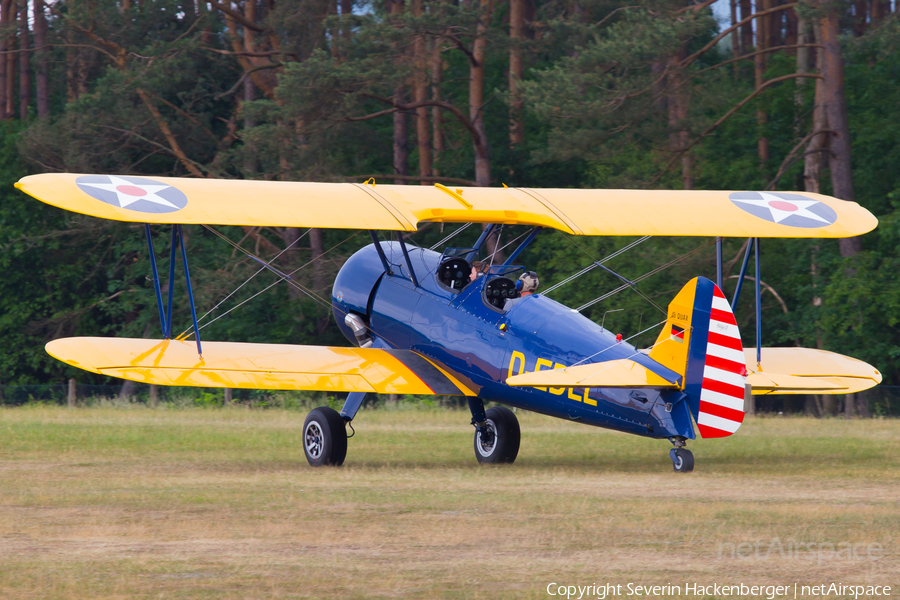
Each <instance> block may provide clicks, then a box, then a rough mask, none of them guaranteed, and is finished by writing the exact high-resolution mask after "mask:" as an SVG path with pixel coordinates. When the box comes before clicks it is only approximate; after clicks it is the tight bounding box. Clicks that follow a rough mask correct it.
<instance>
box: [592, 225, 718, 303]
mask: <svg viewBox="0 0 900 600" xmlns="http://www.w3.org/2000/svg"><path fill="white" fill-rule="evenodd" d="M715 243H716V240H715V239H713V240H712V241H709V242H707V243H705V244H703V245H702V246H698V247H697V248H694V249H693V250H691V251H690V252H687V253H685V254H682V255H681V256H679V257H678V258H676V259H674V260H670V261H669V262H667V263H666V264H664V265H662V266H659V267H656V268H655V269H653V270H652V271H650V272H649V273H644V274H643V275H641V276H640V277H638V278H637V279H635V280H634V281H633V283H634V284H637V283H638V282H641V281H643V280H644V279H647V278H648V277H652V276H653V275H656V274H657V273H659V272H660V271H663V270H665V269H668V268H669V267H671V266H672V265H674V264H676V263H679V262H681V261H682V260H684V259H686V258H687V257H689V256H692V255H694V254H696V253H697V252H700V251H701V250H703V249H704V248H708V247H709V246H711V245H713V244H715ZM630 287H633V286H631V285H629V284H625V285H622V286H619V287H617V288H616V289H614V290H612V291H611V292H607V293H605V294H603V295H602V296H600V297H598V298H594V299H593V300H591V301H590V302H588V303H587V304H583V305H582V306H579V307H578V308H576V309H575V310H577V311H578V312H581V311H583V310H584V309H586V308H588V307H591V306H593V305H595V304H597V303H598V302H602V301H603V300H606V299H607V298H609V297H610V296H614V295H616V294H618V293H619V292H621V291H622V290H626V289H628V288H630ZM642 295H643V294H642ZM657 308H659V307H657ZM660 310H662V309H660ZM663 312H665V311H663Z"/></svg>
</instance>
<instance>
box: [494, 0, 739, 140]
mask: <svg viewBox="0 0 900 600" xmlns="http://www.w3.org/2000/svg"><path fill="white" fill-rule="evenodd" d="M733 1H734V0H732V2H733ZM509 38H510V47H509V145H510V147H511V148H515V147H516V145H517V144H521V143H522V142H524V141H525V124H524V123H523V121H522V111H523V108H524V103H523V100H522V91H521V89H520V86H521V81H522V77H523V76H524V75H525V64H524V61H523V60H522V41H523V40H524V39H525V0H509Z"/></svg>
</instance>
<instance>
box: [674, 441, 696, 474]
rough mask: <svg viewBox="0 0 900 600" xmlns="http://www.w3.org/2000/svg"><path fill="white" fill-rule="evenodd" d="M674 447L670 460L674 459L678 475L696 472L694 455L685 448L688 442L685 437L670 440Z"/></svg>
mask: <svg viewBox="0 0 900 600" xmlns="http://www.w3.org/2000/svg"><path fill="white" fill-rule="evenodd" d="M669 441H670V442H672V445H673V446H675V447H674V448H672V449H671V450H669V458H671V459H672V466H673V467H674V468H675V472H676V473H690V472H691V471H693V470H694V454H693V452H691V451H690V450H688V449H687V448H685V443H686V440H685V439H684V438H683V437H674V438H669Z"/></svg>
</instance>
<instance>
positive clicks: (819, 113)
mask: <svg viewBox="0 0 900 600" xmlns="http://www.w3.org/2000/svg"><path fill="white" fill-rule="evenodd" d="M812 29H813V31H814V33H815V39H816V40H819V39H821V37H822V28H821V27H820V26H819V24H818V22H814V23H813V28H812ZM807 36H808V31H807ZM807 39H810V38H809V37H807ZM823 53H824V50H823V49H822V48H816V51H815V52H814V53H812V55H811V56H815V57H816V64H818V65H821V64H822V63H823V62H824V61H823V59H822V55H823ZM798 56H799V55H798ZM815 85H816V92H815V99H814V101H813V123H812V131H813V132H816V131H824V130H826V129H828V118H827V117H826V116H825V90H824V86H823V85H822V80H821V79H816V84H815ZM828 140H829V134H827V133H822V134H819V135H816V136H813V137H812V138H811V139H810V140H809V145H808V146H807V147H806V156H805V157H804V160H803V189H804V190H806V191H807V192H815V193H816V194H818V193H820V190H821V173H822V165H823V164H824V162H825V160H826V154H825V152H824V151H823V150H825V149H827V148H828Z"/></svg>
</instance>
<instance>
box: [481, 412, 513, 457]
mask: <svg viewBox="0 0 900 600" xmlns="http://www.w3.org/2000/svg"><path fill="white" fill-rule="evenodd" d="M485 416H486V417H487V419H486V420H485V424H484V427H483V428H482V431H483V433H482V431H477V430H476V431H475V458H476V459H478V462H480V463H482V464H485V463H488V464H490V463H511V462H513V461H515V460H516V455H518V454H519V441H520V439H521V434H520V431H519V420H518V419H517V418H516V415H515V413H513V411H511V410H509V409H508V408H506V407H505V406H495V407H493V408H491V409H489V410H488V411H487V412H486V413H485Z"/></svg>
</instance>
